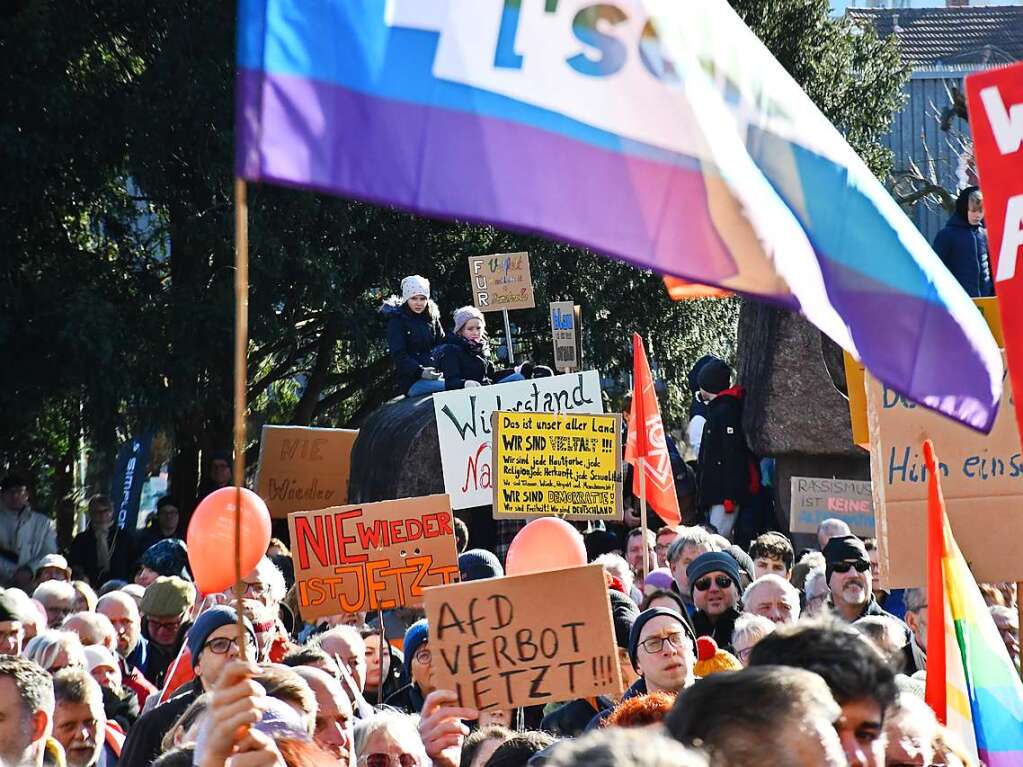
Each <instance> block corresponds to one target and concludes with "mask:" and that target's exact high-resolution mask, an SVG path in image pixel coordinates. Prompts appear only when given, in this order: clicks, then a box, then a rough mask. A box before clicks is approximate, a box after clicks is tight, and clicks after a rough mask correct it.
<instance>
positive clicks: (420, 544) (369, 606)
mask: <svg viewBox="0 0 1023 767" xmlns="http://www.w3.org/2000/svg"><path fill="white" fill-rule="evenodd" d="M451 516H452V515H451V503H450V502H449V500H448V497H447V496H446V495H427V496H423V497H421V498H403V499H401V500H398V501H382V502H380V503H368V504H365V505H361V506H360V505H353V506H336V507H333V508H329V509H322V510H319V511H302V512H297V513H295V514H289V515H288V529H289V531H290V532H291V558H292V561H293V563H294V565H295V582H296V583H297V584H298V603H299V609H300V610H301V613H302V617H303V618H304V619H305V620H307V621H310V622H311V621H315V620H316V619H317V618H322V617H325V616H330V615H339V614H341V613H354V612H362V611H368V610H378V609H380V610H389V609H391V608H394V607H402V606H404V605H409V604H417V603H418V602H419V601H420V600H421V599H422V596H423V590H424V589H425V588H426V587H427V586H437V585H440V584H443V583H453V582H455V581H457V580H458V554H457V551H456V549H455V533H454V529H453V527H452V521H451Z"/></svg>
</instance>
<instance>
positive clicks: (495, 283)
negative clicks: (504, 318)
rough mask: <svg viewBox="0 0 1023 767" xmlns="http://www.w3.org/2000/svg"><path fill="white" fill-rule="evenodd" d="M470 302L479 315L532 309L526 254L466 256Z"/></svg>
mask: <svg viewBox="0 0 1023 767" xmlns="http://www.w3.org/2000/svg"><path fill="white" fill-rule="evenodd" d="M469 281H470V283H471V285H472V302H473V304H475V306H476V308H477V309H479V310H480V311H481V312H497V311H501V310H502V309H503V310H505V311H511V310H512V309H532V308H533V307H534V306H536V302H535V301H534V300H533V278H532V277H531V276H530V274H529V254H528V253H495V254H494V255H491V256H470V257H469Z"/></svg>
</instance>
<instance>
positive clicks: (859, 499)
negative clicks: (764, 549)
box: [789, 477, 874, 538]
mask: <svg viewBox="0 0 1023 767" xmlns="http://www.w3.org/2000/svg"><path fill="white" fill-rule="evenodd" d="M791 495H792V502H791V505H790V509H791V511H790V518H789V530H790V531H791V532H793V533H816V532H817V525H819V524H820V523H821V522H822V521H823V520H825V519H841V520H843V521H845V522H846V524H848V525H849V528H850V529H851V530H852V531H853V534H854V535H858V536H860V537H861V538H873V537H874V496H873V494H872V492H871V488H870V483H869V482H861V481H858V480H855V479H830V478H828V477H792V494H791Z"/></svg>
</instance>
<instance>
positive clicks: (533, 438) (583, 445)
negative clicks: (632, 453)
mask: <svg viewBox="0 0 1023 767" xmlns="http://www.w3.org/2000/svg"><path fill="white" fill-rule="evenodd" d="M621 429H622V417H621V416H620V415H618V414H613V415H573V414H564V413H558V414H547V413H523V412H519V413H504V412H497V413H494V415H493V430H494V443H493V444H494V448H493V454H494V516H495V517H512V518H517V519H533V518H536V517H544V516H558V517H563V518H565V519H606V520H616V519H619V520H620V519H621V518H622V451H621V448H620V445H619V442H620V440H621V433H622V431H621Z"/></svg>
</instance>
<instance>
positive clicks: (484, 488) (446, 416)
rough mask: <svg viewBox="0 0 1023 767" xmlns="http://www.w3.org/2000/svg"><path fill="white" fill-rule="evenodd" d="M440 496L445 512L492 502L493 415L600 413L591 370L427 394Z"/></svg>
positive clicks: (601, 407)
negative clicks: (446, 503) (446, 502)
mask: <svg viewBox="0 0 1023 767" xmlns="http://www.w3.org/2000/svg"><path fill="white" fill-rule="evenodd" d="M433 407H434V412H435V413H436V417H437V439H438V441H439V443H440V460H441V466H442V467H443V470H444V492H446V493H447V494H448V495H449V496H451V508H453V509H468V508H470V507H472V506H487V505H489V504H490V503H492V501H493V498H494V485H493V470H492V468H491V459H492V453H491V448H490V443H491V426H490V416H491V414H492V413H493V412H494V411H496V410H515V411H528V412H535V413H568V412H573V413H603V412H604V403H603V400H602V399H601V396H600V376H598V375H597V371H595V370H587V371H585V372H582V373H571V374H569V375H560V376H554V377H553V378H535V379H533V380H530V381H514V382H512V383H505V384H495V385H493V386H480V387H476V388H472V389H460V390H456V391H449V392H441V393H440V394H434V395H433Z"/></svg>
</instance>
